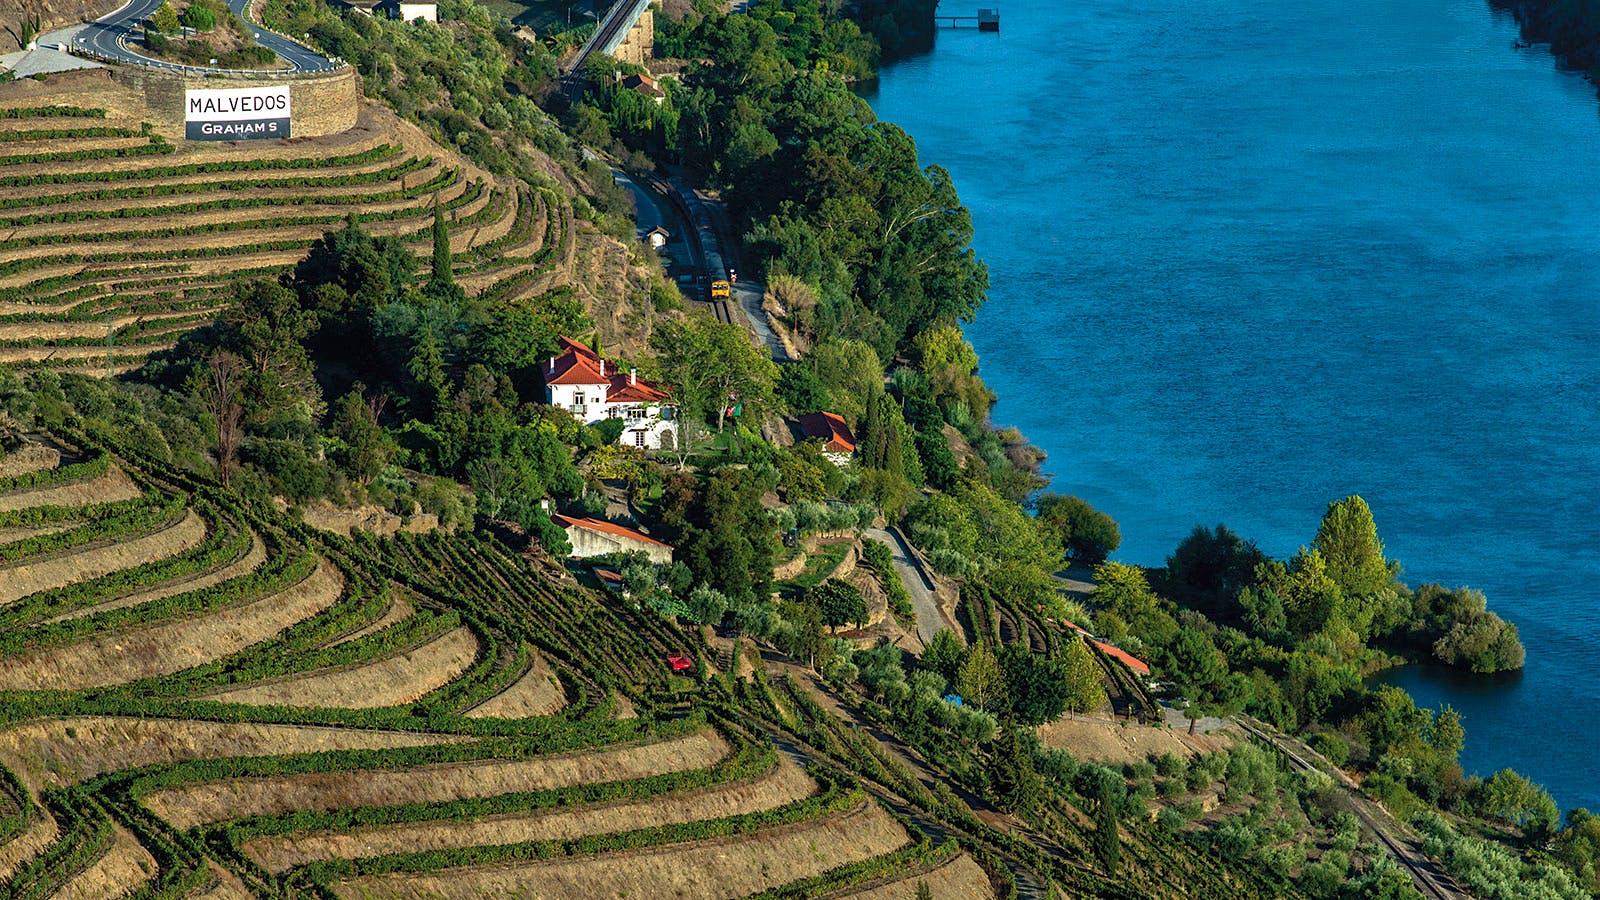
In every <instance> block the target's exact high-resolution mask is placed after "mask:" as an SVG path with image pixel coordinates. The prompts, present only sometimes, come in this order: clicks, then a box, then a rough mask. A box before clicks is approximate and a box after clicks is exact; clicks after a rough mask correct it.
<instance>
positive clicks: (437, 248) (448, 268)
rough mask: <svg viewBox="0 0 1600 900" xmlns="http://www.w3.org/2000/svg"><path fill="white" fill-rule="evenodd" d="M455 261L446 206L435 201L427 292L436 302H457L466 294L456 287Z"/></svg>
mask: <svg viewBox="0 0 1600 900" xmlns="http://www.w3.org/2000/svg"><path fill="white" fill-rule="evenodd" d="M454 268H455V261H454V258H453V257H452V256H451V255H450V231H449V229H447V228H445V224H444V205H443V204H442V203H440V202H439V198H438V197H435V198H434V200H433V271H432V272H431V273H429V275H428V285H427V288H426V292H427V294H428V296H430V297H432V298H433V299H435V300H440V301H444V302H457V303H459V302H460V301H462V300H464V299H466V294H465V293H463V292H462V290H461V288H460V287H458V286H457V285H456V278H455V273H454V271H453V270H454Z"/></svg>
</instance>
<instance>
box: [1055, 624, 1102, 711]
mask: <svg viewBox="0 0 1600 900" xmlns="http://www.w3.org/2000/svg"><path fill="white" fill-rule="evenodd" d="M1062 664H1063V665H1064V666H1065V669H1066V675H1067V709H1068V710H1070V711H1072V712H1078V713H1086V712H1094V711H1095V710H1097V709H1099V708H1101V707H1102V706H1105V704H1106V686H1105V678H1104V674H1103V673H1102V671H1101V669H1100V664H1099V663H1098V662H1097V661H1096V660H1095V658H1094V654H1093V652H1091V651H1090V650H1089V645H1088V644H1087V643H1085V642H1084V641H1083V640H1081V639H1080V640H1069V641H1067V646H1066V649H1064V650H1063V651H1062Z"/></svg>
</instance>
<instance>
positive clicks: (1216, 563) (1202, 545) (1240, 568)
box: [1161, 525, 1267, 621]
mask: <svg viewBox="0 0 1600 900" xmlns="http://www.w3.org/2000/svg"><path fill="white" fill-rule="evenodd" d="M1266 559H1267V557H1266V554H1264V553H1262V552H1261V551H1260V549H1258V548H1257V547H1256V545H1255V544H1254V542H1251V541H1246V540H1245V539H1244V538H1242V537H1240V536H1239V535H1237V534H1235V533H1234V532H1233V531H1231V530H1230V529H1229V528H1228V526H1226V525H1218V526H1217V527H1216V528H1206V527H1204V526H1199V525H1197V526H1195V529H1194V531H1192V532H1190V533H1189V536H1188V537H1186V538H1184V539H1183V542H1182V543H1180V544H1179V545H1178V547H1177V549H1176V550H1174V551H1173V552H1172V554H1171V555H1170V556H1168V557H1167V565H1166V570H1165V572H1164V573H1163V577H1162V579H1161V588H1162V590H1163V592H1164V593H1165V594H1166V595H1167V596H1169V597H1171V598H1172V599H1173V600H1176V601H1177V602H1178V603H1180V604H1182V605H1185V606H1192V607H1194V608H1196V609H1199V610H1200V611H1202V612H1204V613H1205V614H1206V615H1208V616H1210V617H1212V618H1213V619H1218V620H1221V621H1230V620H1237V619H1238V618H1239V617H1240V615H1241V612H1242V611H1241V609H1240V604H1239V603H1238V597H1239V595H1240V593H1241V592H1242V591H1244V590H1246V589H1248V588H1249V587H1250V586H1251V585H1252V584H1253V583H1254V580H1255V569H1256V566H1258V565H1260V564H1261V563H1263V562H1266Z"/></svg>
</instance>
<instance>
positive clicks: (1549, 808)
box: [1473, 769, 1560, 836]
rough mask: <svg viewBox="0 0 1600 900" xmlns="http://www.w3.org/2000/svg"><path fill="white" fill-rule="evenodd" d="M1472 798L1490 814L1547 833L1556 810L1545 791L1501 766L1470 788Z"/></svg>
mask: <svg viewBox="0 0 1600 900" xmlns="http://www.w3.org/2000/svg"><path fill="white" fill-rule="evenodd" d="M1473 800H1474V802H1475V803H1476V805H1477V806H1478V808H1479V809H1481V810H1483V812H1484V814H1485V815H1487V816H1489V817H1490V818H1494V819H1498V820H1500V821H1502V822H1506V823H1508V824H1511V825H1515V826H1517V827H1518V828H1521V829H1523V831H1525V832H1527V833H1529V834H1531V835H1538V836H1547V835H1548V834H1549V833H1550V832H1551V831H1553V830H1554V828H1555V826H1556V822H1557V820H1558V819H1559V816H1560V813H1559V811H1558V810H1557V809H1556V803H1555V800H1553V799H1551V797H1550V794H1549V792H1547V791H1546V790H1545V789H1544V788H1542V787H1540V786H1539V785H1537V784H1534V783H1533V782H1531V781H1529V780H1528V779H1527V778H1525V777H1523V776H1522V775H1519V774H1517V773H1516V772H1515V771H1513V770H1511V769H1501V770H1500V771H1498V772H1496V773H1494V774H1493V775H1491V776H1489V777H1488V778H1487V779H1485V780H1484V781H1483V783H1482V784H1480V785H1479V786H1478V787H1477V789H1476V790H1475V791H1473Z"/></svg>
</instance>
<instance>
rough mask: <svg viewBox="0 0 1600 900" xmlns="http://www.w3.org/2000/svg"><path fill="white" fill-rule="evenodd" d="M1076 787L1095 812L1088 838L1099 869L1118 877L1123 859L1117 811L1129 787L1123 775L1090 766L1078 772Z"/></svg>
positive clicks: (1104, 768) (1097, 766) (1100, 767)
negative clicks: (1119, 865) (1117, 872)
mask: <svg viewBox="0 0 1600 900" xmlns="http://www.w3.org/2000/svg"><path fill="white" fill-rule="evenodd" d="M1076 787H1077V790H1078V793H1079V794H1080V795H1082V796H1083V797H1084V798H1086V799H1087V800H1088V801H1089V803H1090V805H1091V806H1092V807H1093V809H1094V814H1093V815H1094V831H1093V832H1092V833H1091V834H1090V836H1089V848H1090V849H1091V850H1092V851H1093V852H1094V855H1095V858H1096V859H1097V860H1099V861H1100V867H1101V868H1103V869H1105V870H1106V872H1107V873H1111V874H1115V872H1116V871H1117V864H1118V862H1119V861H1120V860H1121V857H1122V834H1121V832H1120V831H1119V830H1118V826H1119V822H1118V820H1119V818H1120V816H1118V814H1117V809H1118V807H1120V806H1121V805H1122V800H1123V797H1124V795H1125V794H1126V793H1127V786H1126V784H1125V783H1124V782H1123V780H1122V776H1121V775H1118V774H1117V773H1116V772H1113V771H1111V770H1110V769H1108V768H1106V767H1105V766H1099V765H1087V766H1084V767H1083V768H1081V769H1079V770H1078V778H1077V784H1076Z"/></svg>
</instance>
